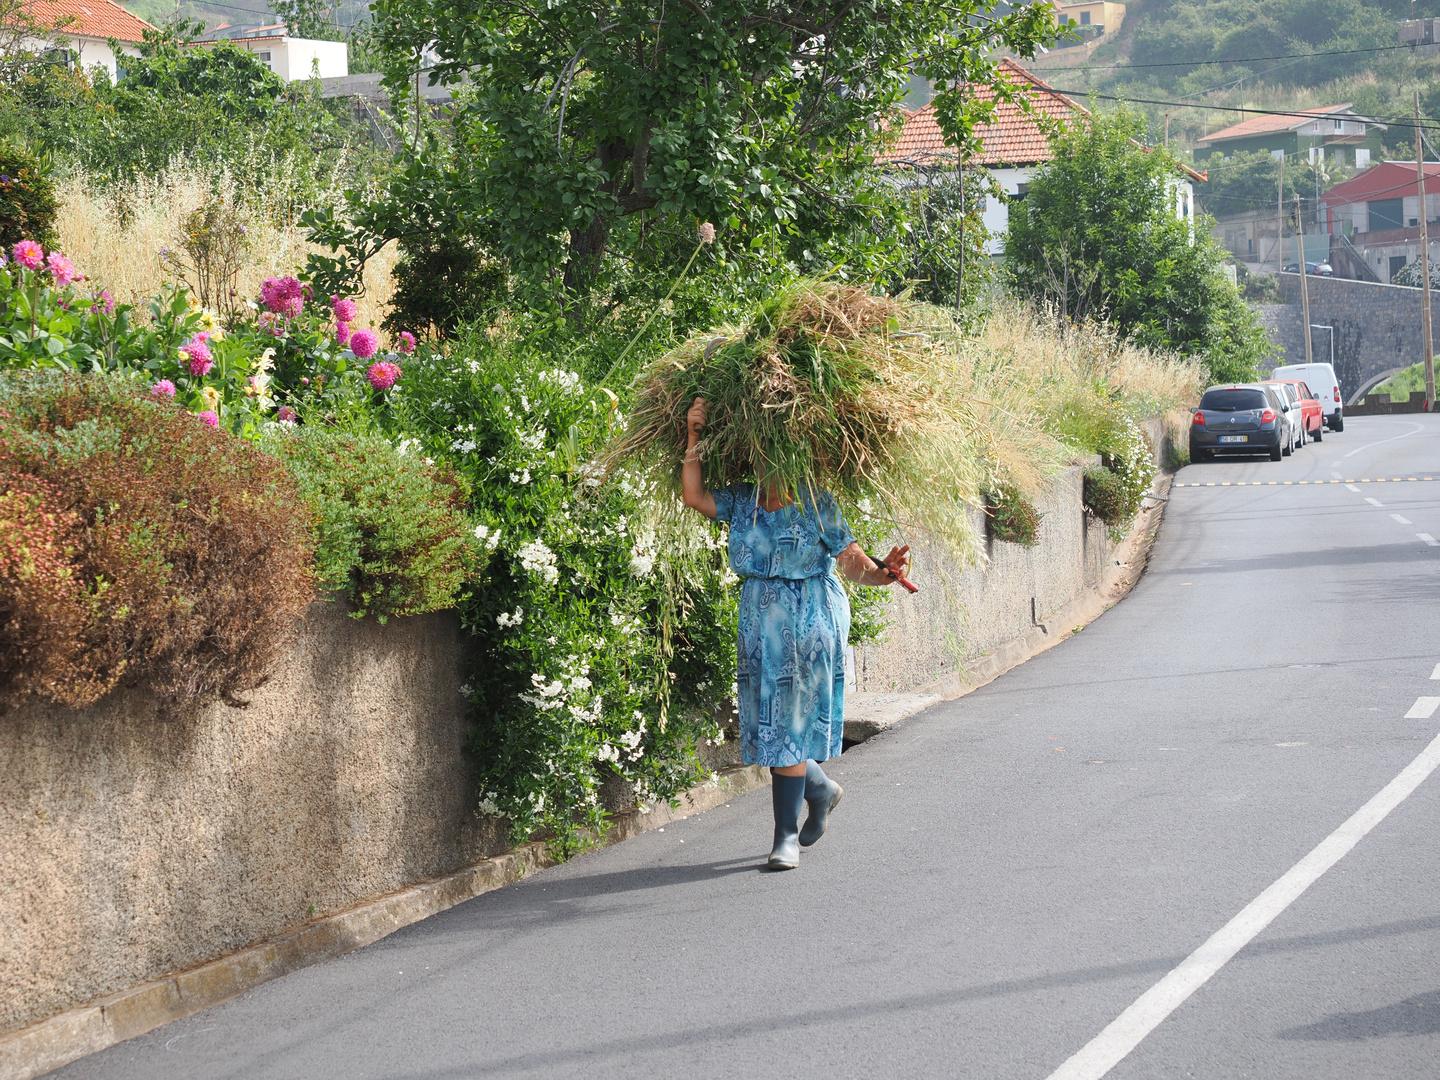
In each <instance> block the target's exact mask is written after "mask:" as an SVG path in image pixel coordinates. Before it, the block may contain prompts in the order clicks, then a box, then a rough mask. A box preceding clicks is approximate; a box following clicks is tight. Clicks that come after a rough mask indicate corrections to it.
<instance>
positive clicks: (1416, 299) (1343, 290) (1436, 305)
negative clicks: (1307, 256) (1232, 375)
mask: <svg viewBox="0 0 1440 1080" xmlns="http://www.w3.org/2000/svg"><path fill="white" fill-rule="evenodd" d="M1308 282H1309V291H1310V322H1311V323H1312V324H1313V325H1316V326H1332V327H1334V328H1335V374H1336V375H1338V376H1339V377H1340V393H1341V396H1342V397H1343V398H1344V399H1345V400H1346V401H1347V402H1348V401H1350V400H1351V398H1353V397H1355V396H1356V395H1357V394H1359V393H1360V392H1361V391H1363V390H1365V389H1368V388H1369V387H1370V386H1372V385H1373V384H1374V383H1375V381H1376V379H1377V378H1378V377H1379V376H1380V375H1383V374H1385V373H1387V372H1391V371H1395V370H1397V369H1399V368H1404V367H1409V366H1410V365H1411V364H1416V363H1419V362H1420V361H1421V360H1422V359H1424V353H1423V345H1422V333H1421V315H1422V310H1421V309H1422V306H1423V305H1422V298H1421V293H1420V290H1419V289H1409V288H1405V287H1404V286H1401V285H1379V284H1375V283H1372V282H1369V281H1351V280H1349V279H1347V278H1336V277H1330V278H1327V277H1317V276H1314V275H1312V276H1311V277H1310V278H1309V279H1308ZM1280 293H1281V295H1282V296H1283V297H1284V298H1285V303H1283V304H1262V305H1258V306H1257V308H1256V310H1257V311H1258V312H1259V314H1260V318H1261V321H1262V322H1264V324H1265V327H1266V329H1267V330H1268V331H1269V332H1270V339H1271V340H1272V341H1273V342H1274V343H1275V344H1276V345H1279V346H1281V347H1282V348H1283V349H1284V359H1283V360H1281V359H1280V357H1279V354H1278V352H1277V354H1276V356H1275V357H1274V358H1273V362H1274V363H1285V364H1303V363H1304V362H1305V336H1304V335H1305V326H1304V321H1305V320H1304V318H1303V317H1302V315H1301V310H1302V308H1301V303H1300V275H1299V274H1281V275H1280ZM1430 299H1431V307H1432V309H1433V314H1432V319H1433V320H1434V322H1435V325H1436V327H1437V328H1440V290H1434V291H1433V292H1432V294H1431V298H1430ZM1437 333H1440V329H1437ZM1311 340H1312V342H1313V344H1312V349H1313V352H1314V358H1315V360H1317V361H1329V359H1330V333H1329V332H1328V331H1325V330H1316V331H1313V336H1312V338H1311Z"/></svg>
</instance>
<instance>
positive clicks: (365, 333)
mask: <svg viewBox="0 0 1440 1080" xmlns="http://www.w3.org/2000/svg"><path fill="white" fill-rule="evenodd" d="M379 347H380V339H379V338H378V337H376V336H375V334H374V332H373V331H371V330H356V331H355V332H354V333H353V334H351V335H350V351H351V352H353V353H354V354H355V358H356V359H357V360H369V359H370V357H372V356H374V355H375V350H376V349H378V348H379Z"/></svg>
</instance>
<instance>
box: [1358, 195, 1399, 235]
mask: <svg viewBox="0 0 1440 1080" xmlns="http://www.w3.org/2000/svg"><path fill="white" fill-rule="evenodd" d="M1365 205H1366V207H1367V208H1368V213H1369V222H1368V224H1367V228H1369V230H1370V231H1371V232H1375V231H1376V230H1377V229H1398V228H1400V227H1401V226H1403V225H1404V224H1405V219H1404V215H1405V200H1404V199H1376V200H1375V201H1374V202H1368V203H1366V204H1365Z"/></svg>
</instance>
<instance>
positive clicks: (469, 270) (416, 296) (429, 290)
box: [383, 237, 506, 338]
mask: <svg viewBox="0 0 1440 1080" xmlns="http://www.w3.org/2000/svg"><path fill="white" fill-rule="evenodd" d="M392 277H393V280H394V282H395V292H394V294H393V297H392V299H391V301H390V314H388V315H387V316H385V321H384V324H383V325H384V327H385V329H386V330H387V331H389V332H390V333H392V334H399V333H400V332H401V331H402V330H409V331H410V332H411V333H413V334H417V335H420V336H423V337H435V338H448V337H450V336H452V335H453V334H454V333H455V332H456V331H457V330H458V329H459V328H460V327H461V326H462V325H466V324H469V323H473V322H477V321H479V320H480V319H482V318H484V317H485V316H486V315H487V314H490V313H491V312H493V311H494V310H495V308H496V307H497V305H498V304H499V302H500V301H501V299H502V298H503V297H504V295H505V285H506V281H505V267H504V266H502V265H501V264H500V263H498V262H496V261H495V260H493V259H487V258H486V257H485V255H484V254H483V253H482V252H480V251H478V250H477V249H476V248H475V247H473V246H472V245H470V244H466V243H465V242H463V241H459V240H453V239H451V238H449V237H438V238H436V239H435V240H434V241H433V242H432V243H428V244H427V243H417V244H416V245H415V246H414V247H407V249H406V251H405V256H404V258H402V259H401V260H400V261H399V262H398V263H396V264H395V269H394V271H393V272H392Z"/></svg>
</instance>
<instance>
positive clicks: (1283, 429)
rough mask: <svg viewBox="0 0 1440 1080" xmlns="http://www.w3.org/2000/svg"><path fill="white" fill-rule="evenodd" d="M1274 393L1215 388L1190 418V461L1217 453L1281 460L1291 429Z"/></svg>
mask: <svg viewBox="0 0 1440 1080" xmlns="http://www.w3.org/2000/svg"><path fill="white" fill-rule="evenodd" d="M1282 411H1283V407H1282V405H1281V403H1280V401H1279V399H1278V398H1276V396H1275V394H1274V393H1273V391H1271V390H1269V389H1268V388H1267V387H1263V386H1246V385H1237V386H1212V387H1211V388H1210V389H1209V390H1206V391H1205V396H1204V397H1202V398H1201V399H1200V407H1199V408H1197V409H1196V410H1195V413H1194V415H1193V416H1192V417H1191V418H1190V460H1191V461H1206V460H1208V459H1210V458H1212V457H1214V456H1216V455H1217V454H1265V453H1268V454H1269V455H1270V460H1271V461H1279V460H1280V457H1281V455H1282V454H1283V453H1284V451H1285V448H1286V443H1285V439H1286V435H1287V434H1288V433H1289V430H1290V429H1289V426H1288V425H1287V424H1286V423H1285V419H1284V417H1283V416H1281V412H1282Z"/></svg>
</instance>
